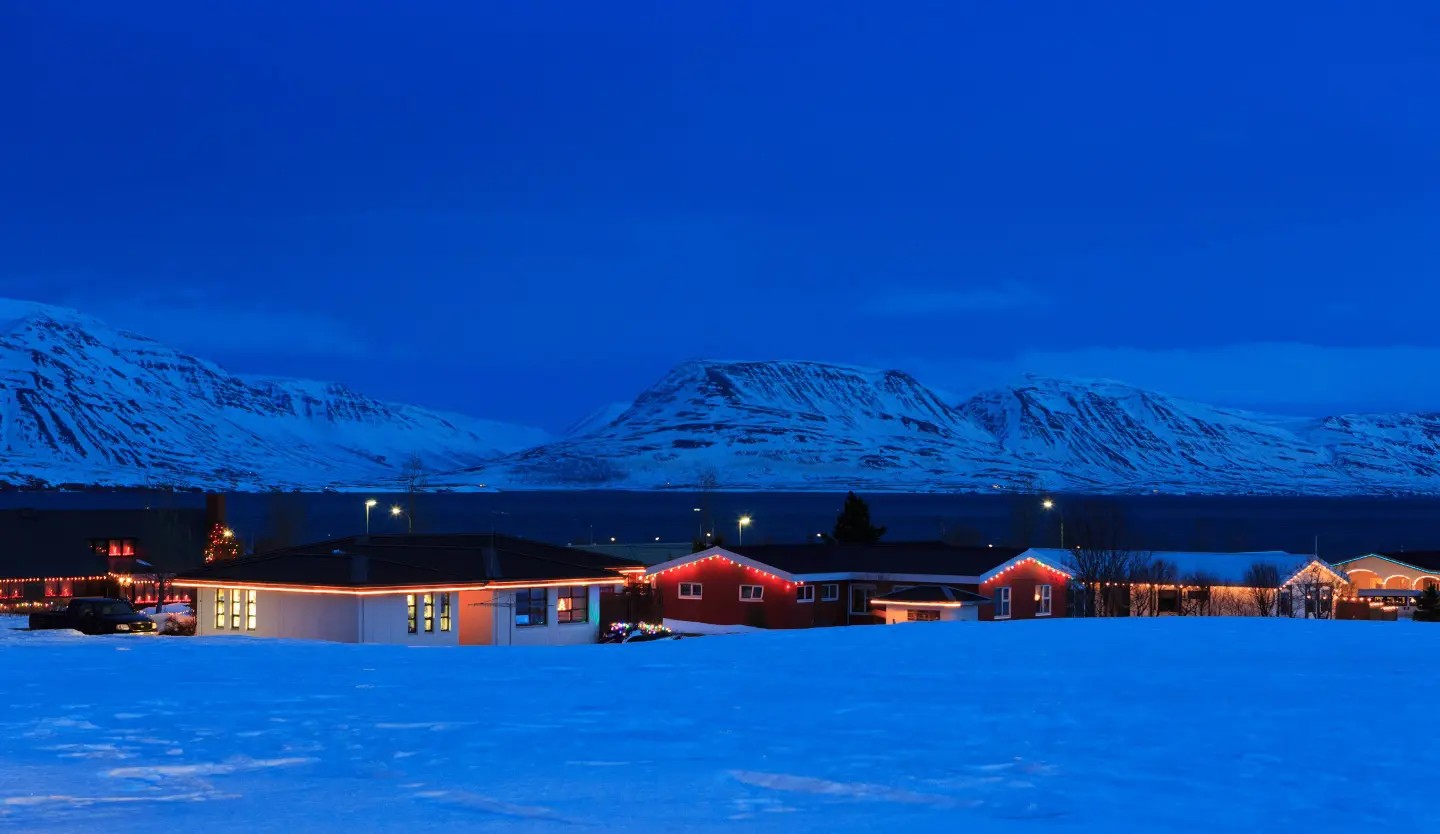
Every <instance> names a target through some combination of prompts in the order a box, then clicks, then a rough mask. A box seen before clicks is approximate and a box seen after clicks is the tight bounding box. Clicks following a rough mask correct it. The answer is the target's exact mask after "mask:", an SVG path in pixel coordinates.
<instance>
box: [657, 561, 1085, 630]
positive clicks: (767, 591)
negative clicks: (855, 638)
mask: <svg viewBox="0 0 1440 834" xmlns="http://www.w3.org/2000/svg"><path fill="white" fill-rule="evenodd" d="M1020 552H1021V551H1020V549H1019V548H1013V547H1008V548H1007V547H953V546H951V545H947V544H944V543H943V542H887V543H884V544H871V545H834V544H830V545H827V544H800V545H757V546H754V547H745V546H740V547H734V548H720V547H712V548H710V549H708V550H702V551H700V552H699V553H692V554H690V555H688V556H682V557H680V558H677V559H671V560H670V561H668V562H661V563H660V564H657V565H654V566H652V567H651V568H650V569H649V570H648V571H646V575H647V577H648V578H649V581H650V582H651V583H652V584H653V585H654V587H655V592H656V595H657V596H658V597H659V601H660V607H661V611H662V612H663V614H664V617H665V619H666V620H667V621H671V622H672V625H673V624H674V621H679V623H681V625H679V626H678V628H681V629H683V628H684V625H683V624H684V623H703V624H707V625H715V626H754V627H757V628H812V627H815V626H841V625H872V624H876V623H881V622H884V619H883V616H884V615H883V612H880V615H879V616H877V612H876V610H875V609H874V607H873V606H872V605H871V604H870V601H871V599H873V598H875V597H877V596H882V595H884V594H888V593H891V592H892V591H898V590H904V589H906V588H911V587H914V586H917V585H944V586H951V587H955V588H958V589H961V590H966V591H975V590H976V589H977V588H978V587H979V585H980V577H981V574H983V573H985V572H986V571H988V570H990V569H991V568H993V567H994V566H995V565H996V564H998V563H1000V562H1003V561H1005V560H1007V559H1010V558H1012V557H1014V556H1016V555H1018V554H1019V553H1020ZM1062 598H1063V597H1062Z"/></svg>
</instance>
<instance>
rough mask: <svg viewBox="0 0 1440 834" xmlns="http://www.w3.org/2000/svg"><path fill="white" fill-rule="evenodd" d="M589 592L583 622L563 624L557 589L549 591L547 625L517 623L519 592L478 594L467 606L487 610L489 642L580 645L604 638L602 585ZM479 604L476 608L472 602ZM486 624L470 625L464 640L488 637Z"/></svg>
mask: <svg viewBox="0 0 1440 834" xmlns="http://www.w3.org/2000/svg"><path fill="white" fill-rule="evenodd" d="M586 591H587V602H586V605H587V609H586V610H587V618H586V620H585V622H580V623H561V622H559V621H558V619H559V618H558V613H559V612H558V610H557V606H558V596H557V595H556V589H555V588H547V589H546V590H545V599H546V604H545V624H544V625H527V626H517V625H516V624H515V591H512V590H505V591H495V592H483V593H488V594H490V596H489V598H488V599H485V600H480V599H479V598H478V593H477V595H476V597H475V598H472V599H471V600H469V601H467V603H466V605H465V607H466V609H467V613H468V612H487V613H488V616H486V615H485V614H481V615H480V616H481V617H485V619H487V620H488V632H489V633H488V636H489V639H490V642H489V643H488V644H485V645H494V646H576V645H584V644H587V643H595V642H598V641H599V639H600V625H599V623H600V587H599V586H598V585H592V586H590V587H589V588H587V589H586ZM482 602H483V604H476V605H474V606H473V607H472V605H471V604H472V603H482ZM486 630H487V629H486V626H483V625H478V624H477V625H476V626H475V627H472V628H468V629H467V630H466V632H465V634H464V635H463V636H462V639H461V642H463V643H466V644H470V640H471V639H475V640H481V639H484V638H485V637H486Z"/></svg>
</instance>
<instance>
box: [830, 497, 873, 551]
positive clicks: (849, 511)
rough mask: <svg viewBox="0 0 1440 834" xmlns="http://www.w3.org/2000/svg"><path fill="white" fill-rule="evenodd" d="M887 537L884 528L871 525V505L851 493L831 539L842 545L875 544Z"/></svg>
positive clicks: (846, 498)
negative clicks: (881, 538) (882, 537)
mask: <svg viewBox="0 0 1440 834" xmlns="http://www.w3.org/2000/svg"><path fill="white" fill-rule="evenodd" d="M883 535H885V528H884V527H876V526H875V525H873V524H871V523H870V505H869V504H866V503H865V499H863V498H861V497H860V496H858V495H856V494H855V493H853V492H852V493H849V494H848V495H846V496H845V508H844V509H842V510H841V511H840V515H838V516H836V518H835V532H834V533H832V534H831V539H832V540H834V541H837V542H840V543H842V544H874V543H875V542H878V541H880V537H881V536H883Z"/></svg>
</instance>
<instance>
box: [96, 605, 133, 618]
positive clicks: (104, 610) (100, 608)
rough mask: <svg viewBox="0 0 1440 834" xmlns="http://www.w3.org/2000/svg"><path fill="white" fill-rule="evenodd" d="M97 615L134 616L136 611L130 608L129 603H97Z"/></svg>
mask: <svg viewBox="0 0 1440 834" xmlns="http://www.w3.org/2000/svg"><path fill="white" fill-rule="evenodd" d="M95 613H96V614H98V615H99V616H101V617H120V616H124V615H126V614H134V613H135V609H134V608H131V607H130V603H128V602H97V603H95Z"/></svg>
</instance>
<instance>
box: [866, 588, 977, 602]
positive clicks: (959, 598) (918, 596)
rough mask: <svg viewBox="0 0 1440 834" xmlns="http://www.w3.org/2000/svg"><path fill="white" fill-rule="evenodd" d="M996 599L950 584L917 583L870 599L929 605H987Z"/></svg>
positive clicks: (873, 600) (872, 600)
mask: <svg viewBox="0 0 1440 834" xmlns="http://www.w3.org/2000/svg"><path fill="white" fill-rule="evenodd" d="M991 602H994V600H992V599H990V597H987V596H982V595H980V594H977V593H973V592H971V591H966V590H962V589H960V588H952V587H950V586H949V585H916V586H915V587H913V588H906V589H905V590H903V591H892V592H891V593H888V594H886V595H884V596H881V597H874V598H872V599H871V600H870V604H871V605H903V604H905V603H912V604H915V603H918V604H922V605H924V604H928V605H947V604H954V605H960V604H962V603H970V604H973V605H987V604H989V603H991Z"/></svg>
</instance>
